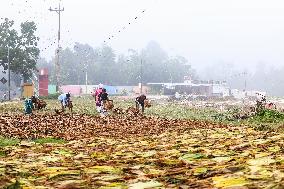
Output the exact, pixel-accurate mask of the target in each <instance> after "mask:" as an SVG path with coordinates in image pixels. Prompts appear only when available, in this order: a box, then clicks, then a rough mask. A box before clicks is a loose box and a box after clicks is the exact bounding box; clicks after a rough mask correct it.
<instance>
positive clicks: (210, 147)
mask: <svg viewBox="0 0 284 189" xmlns="http://www.w3.org/2000/svg"><path fill="white" fill-rule="evenodd" d="M0 119H1V121H0V132H1V136H3V137H7V138H18V139H21V140H22V141H21V142H20V143H18V144H16V145H14V146H1V147H0V150H1V152H3V154H4V155H3V156H0V187H1V188H4V187H9V186H10V187H14V186H20V187H22V188H26V189H27V188H30V189H33V188H62V189H63V188H178V187H180V188H265V187H267V186H273V187H274V188H281V187H282V184H283V182H284V181H283V180H284V171H283V170H284V155H283V147H284V146H283V145H284V143H283V139H284V135H283V134H281V133H276V132H273V131H266V132H265V133H264V132H261V131H256V130H254V129H251V128H250V127H247V126H232V125H225V124H221V123H211V122H207V121H198V120H177V119H166V118H155V117H146V116H141V115H138V116H133V115H111V116H109V117H106V118H100V117H97V116H89V115H79V114H74V115H73V116H70V115H64V114H62V115H53V114H37V115H33V116H23V115H13V116H12V115H8V114H2V115H1V118H0ZM42 138H47V139H48V138H50V139H52V140H50V139H48V140H47V141H53V138H55V139H56V140H57V139H64V140H65V141H66V142H62V141H61V142H59V143H55V142H52V143H45V142H40V143H37V142H33V141H31V140H33V139H37V140H41V139H42ZM37 140H35V141H37ZM56 140H54V141H56Z"/></svg>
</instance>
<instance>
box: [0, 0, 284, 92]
mask: <svg viewBox="0 0 284 189" xmlns="http://www.w3.org/2000/svg"><path fill="white" fill-rule="evenodd" d="M58 3H59V1H58V0H1V7H0V18H5V17H7V18H9V19H11V20H14V21H15V25H19V24H20V23H21V22H23V21H26V20H29V21H35V22H36V23H37V26H38V31H37V34H38V36H39V37H40V43H39V46H40V49H41V54H40V56H41V57H42V58H43V59H41V60H40V64H39V66H43V65H46V64H48V66H50V67H51V65H53V64H52V61H53V58H54V53H55V49H56V47H57V29H58V16H57V14H56V13H55V12H50V11H49V10H48V9H49V7H52V8H55V7H57V6H58ZM60 3H61V5H62V6H63V7H64V8H65V10H64V12H62V16H61V21H62V22H61V29H62V31H61V46H62V48H63V51H65V52H64V53H68V52H66V51H68V50H70V51H72V52H70V53H71V54H72V53H73V54H74V58H73V62H74V63H73V64H74V65H75V64H79V63H80V65H81V66H78V68H79V67H80V68H81V70H82V72H83V71H84V68H83V67H84V66H82V65H83V64H84V63H85V62H88V64H91V65H92V64H96V63H98V62H103V63H104V62H108V63H110V62H111V61H110V60H112V61H113V62H116V63H118V62H119V60H120V62H132V63H133V65H137V64H138V63H139V60H138V59H139V57H140V59H143V60H144V61H145V66H146V65H147V64H148V69H149V70H148V75H149V76H147V75H145V79H146V80H147V82H155V81H160V82H161V81H164V82H168V81H181V80H182V77H183V75H182V74H186V73H182V74H179V72H178V70H181V69H182V68H183V66H184V65H183V66H182V64H186V65H187V68H190V70H187V71H188V72H187V73H190V74H192V75H194V77H196V78H198V79H202V80H209V79H214V80H227V81H228V82H229V85H230V86H231V87H233V88H238V89H244V88H245V84H246V89H257V90H264V91H267V92H268V93H269V94H271V95H278V96H283V95H284V86H283V82H284V76H283V73H284V72H283V71H284V61H283V60H284V57H283V56H284V49H283V44H284V37H283V33H284V32H283V30H284V24H283V23H284V22H283V21H284V2H283V1H281V0H214V1H212V0H198V1H196V0H195V1H193V0H177V1H173V0H155V1H153V0H152V1H151V0H143V1H138V0H120V1H118V0H103V1H98V0H80V1H76V0H72V1H71V0H62V1H60ZM136 17H137V19H135V18H136ZM129 23H130V24H129ZM118 31H120V32H118ZM109 38H111V39H110V40H109ZM104 41H105V42H104ZM76 42H78V43H79V45H87V46H88V47H87V48H85V50H84V51H82V52H81V54H80V53H79V54H80V55H78V52H76V48H74V45H75V43H76ZM77 45H78V44H77ZM104 47H110V48H111V50H110V51H111V52H112V53H110V54H109V53H107V51H105V53H106V54H105V55H101V49H103V48H104ZM153 48H154V49H155V50H156V51H155V50H153ZM129 49H132V50H131V51H129ZM89 51H91V52H89ZM143 51H144V53H146V54H144V55H143V53H142V52H143ZM145 51H146V52H145ZM154 51H155V52H157V53H153V52H154ZM87 52H89V54H92V53H93V56H90V57H92V58H90V59H87V60H84V61H82V58H80V56H81V57H82V56H83V54H84V53H87ZM147 52H148V53H147ZM150 52H152V54H151V56H150V55H149V53H150ZM135 53H136V54H135ZM106 55H111V56H110V59H104V60H102V59H100V58H99V57H105V56H106ZM136 55H137V56H136ZM148 55H149V56H148ZM122 56H123V58H121V57H122ZM65 57H66V58H65V60H62V61H63V62H64V61H65V62H66V67H72V66H71V65H72V64H71V63H69V62H70V61H71V60H70V61H69V60H68V58H67V57H69V58H70V56H67V55H66V56H65ZM75 57H76V58H75ZM84 57H85V56H84ZM177 57H179V58H177ZM181 57H182V58H181ZM62 58H64V56H63V57H62ZM172 59H175V61H172ZM177 59H178V61H176V60H177ZM169 61H170V62H178V64H180V65H181V66H180V67H178V66H177V67H173V68H171V67H168V68H167V69H168V70H164V73H163V75H162V76H161V77H159V78H158V79H156V80H155V79H153V81H151V79H152V78H151V75H152V73H151V71H152V72H153V73H157V72H159V70H161V69H160V68H161V67H163V65H165V62H169ZM68 64H69V65H68ZM172 64H173V63H171V64H170V65H172ZM125 65H126V67H127V66H129V64H125ZM189 65H190V66H189ZM104 67H106V66H101V67H100V68H97V69H96V68H95V67H94V72H95V71H96V70H98V69H102V68H104ZM118 67H120V66H119V64H117V68H118ZM174 68H177V70H174V72H173V73H171V74H169V72H170V71H169V70H173V69H174ZM51 69H52V68H51ZM135 69H136V71H137V72H138V70H137V69H139V68H135ZM135 69H133V70H135ZM77 70H78V69H77ZM101 71H102V70H101ZM125 71H126V70H122V73H121V74H123V73H124V74H125V73H126V72H125ZM146 71H147V70H145V73H147V72H146ZM116 72H118V71H117V69H115V68H114V70H113V71H112V72H111V73H109V77H110V76H111V75H113V73H116ZM130 72H133V71H132V70H131V71H130ZM193 73H194V74H193ZM62 74H64V73H62ZM69 74H71V71H70V72H69ZM76 74H78V72H74V73H73V75H76ZM89 74H91V73H89ZM98 74H99V73H96V76H97V75H98ZM128 74H130V73H128ZM73 75H72V74H71V76H70V77H72V76H73ZM79 75H80V74H79ZM94 75H95V74H94ZM170 75H171V76H170ZM173 75H175V76H176V77H174V78H173ZM178 75H180V77H178ZM100 77H103V76H100ZM100 77H99V78H97V77H95V76H94V80H93V82H98V81H99V80H100ZM109 77H106V78H104V79H103V80H105V81H104V82H110V83H111V84H112V83H113V82H114V83H115V81H116V80H117V78H111V79H110V80H113V81H107V79H108V78H109ZM72 78H73V77H72ZM83 78H84V77H83V75H82V79H81V78H80V76H78V77H77V81H78V80H79V82H80V81H81V80H82V83H84V81H83ZM51 79H52V78H51ZM135 79H136V80H135ZM69 80H70V79H68V78H66V81H69ZM126 80H127V79H126V78H124V79H123V80H122V81H120V82H119V83H122V82H124V81H125V83H127V82H126ZM146 80H145V82H146ZM128 82H129V84H130V83H131V82H133V83H135V82H138V80H137V74H136V75H135V73H133V78H132V79H129V81H128ZM74 84H77V83H74Z"/></svg>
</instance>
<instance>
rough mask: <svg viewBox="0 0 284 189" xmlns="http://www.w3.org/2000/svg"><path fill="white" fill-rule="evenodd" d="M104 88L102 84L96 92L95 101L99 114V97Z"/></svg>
mask: <svg viewBox="0 0 284 189" xmlns="http://www.w3.org/2000/svg"><path fill="white" fill-rule="evenodd" d="M103 88H104V85H103V84H101V83H100V84H99V87H98V89H97V90H96V91H95V101H96V107H97V111H98V112H101V101H100V97H99V95H100V94H101V93H102V92H103Z"/></svg>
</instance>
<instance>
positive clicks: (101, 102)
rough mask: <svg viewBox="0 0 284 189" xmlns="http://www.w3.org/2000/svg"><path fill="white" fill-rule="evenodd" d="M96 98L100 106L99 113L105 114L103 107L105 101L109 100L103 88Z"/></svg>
mask: <svg viewBox="0 0 284 189" xmlns="http://www.w3.org/2000/svg"><path fill="white" fill-rule="evenodd" d="M98 98H99V102H100V104H101V109H100V113H105V112H106V109H105V105H106V103H107V101H108V100H109V99H108V94H107V92H106V89H105V88H103V89H102V92H101V93H100V94H99V96H98Z"/></svg>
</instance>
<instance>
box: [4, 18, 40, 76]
mask: <svg viewBox="0 0 284 189" xmlns="http://www.w3.org/2000/svg"><path fill="white" fill-rule="evenodd" d="M13 26H14V21H10V20H9V19H8V18H5V21H4V22H3V23H1V24H0V59H2V60H4V61H6V62H7V56H8V54H7V53H8V51H7V49H8V47H9V51H10V54H9V58H10V69H11V71H12V72H14V73H15V74H20V75H21V76H22V77H23V79H24V81H26V80H27V79H28V78H29V77H30V76H31V75H32V73H33V72H34V71H35V70H36V62H37V59H38V58H39V52H40V50H39V48H38V47H37V43H38V41H39V37H36V35H35V31H36V30H37V28H36V24H35V23H34V22H28V21H26V22H24V23H22V24H21V30H20V31H21V33H20V34H18V32H17V31H16V30H15V29H14V28H13Z"/></svg>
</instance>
